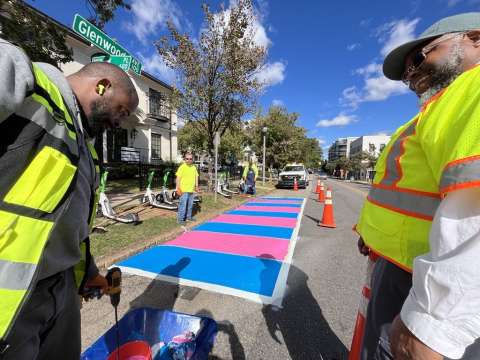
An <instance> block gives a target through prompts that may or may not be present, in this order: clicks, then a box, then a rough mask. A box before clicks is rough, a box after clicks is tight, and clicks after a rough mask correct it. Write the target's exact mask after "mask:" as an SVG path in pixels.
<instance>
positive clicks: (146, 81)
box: [30, 6, 177, 164]
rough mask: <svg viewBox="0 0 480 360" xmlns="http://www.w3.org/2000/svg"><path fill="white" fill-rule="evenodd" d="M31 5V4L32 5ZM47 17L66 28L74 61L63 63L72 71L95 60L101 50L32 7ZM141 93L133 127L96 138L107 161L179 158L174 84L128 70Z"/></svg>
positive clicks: (142, 72) (68, 70)
mask: <svg viewBox="0 0 480 360" xmlns="http://www.w3.org/2000/svg"><path fill="white" fill-rule="evenodd" d="M30 7H31V6H30ZM31 9H32V10H34V11H35V12H37V13H38V15H39V16H41V17H43V18H44V19H45V20H46V21H48V22H51V23H53V24H55V25H56V26H58V27H59V28H61V29H62V30H64V31H66V33H67V37H66V43H67V46H68V47H70V48H71V49H72V51H73V56H72V57H73V61H71V62H68V63H66V64H62V65H61V70H62V71H63V72H64V74H65V75H67V76H68V75H70V74H72V73H74V72H76V71H77V70H79V69H80V68H81V67H82V66H84V65H86V64H88V63H90V62H91V61H92V56H94V55H98V54H99V53H102V50H101V49H99V48H97V47H96V46H93V45H91V43H90V42H89V41H87V40H85V39H84V38H82V37H81V36H80V35H78V34H76V33H75V32H74V31H73V30H72V29H70V28H68V27H66V26H64V25H63V24H61V23H59V22H58V21H56V20H55V19H53V18H51V17H49V16H48V15H46V14H44V13H43V12H41V11H39V10H37V9H35V8H33V7H31ZM128 75H129V76H130V78H131V79H132V82H133V83H134V85H135V88H136V90H137V93H138V97H139V104H138V109H137V112H136V113H135V114H132V118H131V119H130V120H131V124H132V126H131V128H129V129H128V130H126V129H113V130H107V131H105V133H104V134H103V137H102V138H100V139H96V142H95V147H96V149H97V152H98V155H99V157H100V160H101V161H103V162H104V163H108V162H121V161H123V162H133V163H140V162H142V163H150V164H155V163H160V162H161V161H177V115H176V112H175V109H172V107H171V106H170V101H169V99H170V98H171V95H172V92H173V88H172V87H171V86H170V85H168V84H166V83H165V82H163V81H161V80H159V79H157V78H156V77H155V76H153V75H151V74H149V73H147V72H146V71H143V70H142V71H141V72H140V74H137V73H135V72H133V71H132V70H129V71H128Z"/></svg>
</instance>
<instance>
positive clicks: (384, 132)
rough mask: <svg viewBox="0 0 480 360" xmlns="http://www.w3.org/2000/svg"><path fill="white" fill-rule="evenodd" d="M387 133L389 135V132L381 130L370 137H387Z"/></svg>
mask: <svg viewBox="0 0 480 360" xmlns="http://www.w3.org/2000/svg"><path fill="white" fill-rule="evenodd" d="M389 133H390V132H389V131H385V130H382V131H378V132H376V133H375V134H372V136H388V135H389Z"/></svg>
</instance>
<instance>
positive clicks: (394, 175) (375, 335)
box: [356, 13, 480, 360]
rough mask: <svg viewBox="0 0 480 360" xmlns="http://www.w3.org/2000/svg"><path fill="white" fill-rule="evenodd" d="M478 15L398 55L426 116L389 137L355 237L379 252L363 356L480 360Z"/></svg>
mask: <svg viewBox="0 0 480 360" xmlns="http://www.w3.org/2000/svg"><path fill="white" fill-rule="evenodd" d="M479 63H480V13H467V14H460V15H456V16H451V17H447V18H444V19H442V20H440V21H438V22H437V23H435V24H433V25H432V26H431V27H429V28H428V29H427V30H426V31H425V32H423V33H422V34H421V35H420V36H419V37H418V38H417V39H415V40H412V41H410V42H407V43H405V44H403V45H400V46H399V47H397V48H395V49H393V50H392V51H391V52H390V53H389V54H388V55H387V57H386V58H385V61H384V64H383V72H384V74H385V76H386V77H388V78H390V79H392V80H403V81H404V82H405V83H406V84H407V86H409V88H410V89H411V90H412V91H414V92H415V93H416V94H417V96H418V97H419V99H420V104H421V109H420V112H419V113H418V114H417V115H415V116H414V117H413V119H411V120H410V121H409V122H407V123H406V124H404V125H402V126H401V127H400V128H399V129H398V130H397V131H396V132H395V133H394V134H393V135H392V137H391V141H390V143H389V144H388V145H387V147H386V148H385V150H384V151H383V153H382V154H381V156H380V158H379V159H378V162H377V165H376V175H375V179H374V181H373V184H372V187H371V190H370V192H369V195H368V197H367V200H366V201H365V204H364V207H363V209H362V212H361V215H360V219H359V221H358V224H357V226H356V230H357V231H358V233H359V234H360V239H359V242H358V246H359V250H360V252H362V253H363V254H364V255H366V254H368V253H369V252H373V253H375V254H376V255H379V259H378V260H377V262H376V264H375V267H374V270H373V274H372V277H371V290H372V291H371V296H370V302H369V305H368V310H367V319H366V326H365V333H364V337H363V344H362V350H361V356H360V357H361V359H362V360H364V359H392V358H394V359H396V360H403V359H443V358H444V357H447V358H452V359H459V358H464V359H480V346H479V345H480V344H479V342H476V340H477V339H479V338H480V265H479V264H480V261H479V259H478V257H479V255H480V206H479V204H480V66H478V64H479Z"/></svg>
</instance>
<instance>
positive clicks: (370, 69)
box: [354, 63, 382, 76]
mask: <svg viewBox="0 0 480 360" xmlns="http://www.w3.org/2000/svg"><path fill="white" fill-rule="evenodd" d="M381 72H382V64H377V63H370V64H368V65H366V66H364V67H363V68H358V69H355V71H354V73H355V74H358V75H363V76H370V75H372V74H375V75H376V74H380V73H381Z"/></svg>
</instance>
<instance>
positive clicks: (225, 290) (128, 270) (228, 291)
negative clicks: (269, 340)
mask: <svg viewBox="0 0 480 360" xmlns="http://www.w3.org/2000/svg"><path fill="white" fill-rule="evenodd" d="M114 266H118V267H119V268H120V269H121V270H122V272H123V273H125V274H131V275H138V276H143V277H146V278H149V279H155V280H162V281H166V282H170V283H173V284H179V285H184V286H192V287H197V288H200V289H204V290H208V291H212V292H217V293H220V294H225V295H231V296H237V297H241V298H244V299H247V300H250V301H254V302H257V303H260V304H264V305H270V304H272V298H271V297H269V296H264V295H259V294H256V293H251V292H248V291H243V290H238V289H234V288H230V287H226V286H221V285H216V284H210V283H205V282H201V281H193V280H187V279H183V278H178V277H172V276H166V275H162V274H158V273H155V272H150V271H144V270H140V269H137V268H132V267H126V266H119V265H116V264H114V265H112V266H111V267H114Z"/></svg>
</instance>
